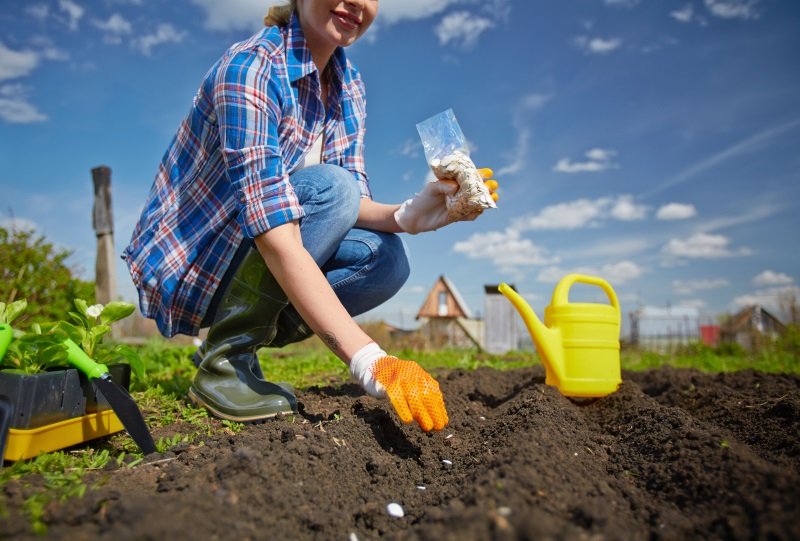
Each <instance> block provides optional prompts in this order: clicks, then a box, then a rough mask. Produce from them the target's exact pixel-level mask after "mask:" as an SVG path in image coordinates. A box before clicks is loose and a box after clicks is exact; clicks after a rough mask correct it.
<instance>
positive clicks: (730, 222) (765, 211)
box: [698, 202, 788, 233]
mask: <svg viewBox="0 0 800 541" xmlns="http://www.w3.org/2000/svg"><path fill="white" fill-rule="evenodd" d="M787 207H788V205H787V204H786V202H782V203H779V204H776V205H773V204H760V205H757V206H755V207H753V208H751V209H747V210H746V211H745V212H744V213H742V214H738V215H727V216H722V217H720V218H713V219H710V220H707V221H705V222H703V223H702V224H700V225H699V226H698V230H699V231H703V232H706V233H707V232H711V231H717V230H719V229H727V228H729V227H734V226H738V225H742V224H748V223H752V222H758V221H761V220H763V219H764V218H771V217H772V216H775V215H777V214H779V213H780V212H783V211H784V210H786V208H787Z"/></svg>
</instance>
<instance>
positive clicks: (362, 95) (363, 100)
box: [342, 70, 372, 199]
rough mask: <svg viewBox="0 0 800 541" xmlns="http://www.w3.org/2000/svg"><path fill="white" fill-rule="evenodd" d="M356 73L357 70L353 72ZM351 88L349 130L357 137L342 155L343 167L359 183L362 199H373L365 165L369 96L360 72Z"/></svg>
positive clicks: (346, 114)
mask: <svg viewBox="0 0 800 541" xmlns="http://www.w3.org/2000/svg"><path fill="white" fill-rule="evenodd" d="M353 71H354V72H355V70H353ZM351 84H352V86H351V94H352V97H351V99H350V107H347V108H346V109H345V111H346V113H345V119H344V121H345V124H346V126H347V130H348V131H350V130H354V131H355V133H356V136H355V137H354V138H353V141H352V142H351V143H350V145H349V146H348V147H347V149H346V150H345V151H344V153H343V155H342V167H344V168H345V169H347V170H348V171H350V172H351V173H352V174H353V176H354V177H356V180H357V181H358V189H359V190H360V192H361V197H367V198H369V199H372V191H371V190H370V188H369V177H368V176H367V171H366V166H365V164H364V136H365V134H366V132H367V127H366V120H367V96H366V90H365V88H364V82H363V81H362V80H361V76H360V75H359V74H358V72H355V73H354V77H353V81H352V83H351Z"/></svg>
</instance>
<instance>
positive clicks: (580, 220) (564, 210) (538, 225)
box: [512, 198, 611, 231]
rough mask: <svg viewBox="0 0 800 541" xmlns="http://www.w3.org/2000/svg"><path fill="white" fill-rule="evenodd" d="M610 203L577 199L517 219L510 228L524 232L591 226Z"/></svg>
mask: <svg viewBox="0 0 800 541" xmlns="http://www.w3.org/2000/svg"><path fill="white" fill-rule="evenodd" d="M610 203H611V200H610V199H609V198H601V199H596V200H594V201H593V200H591V199H585V198H584V199H577V200H575V201H570V202H568V203H558V204H555V205H551V206H549V207H545V208H543V209H542V210H541V211H540V212H539V213H538V214H535V215H530V216H525V217H522V218H517V219H515V220H514V221H513V222H512V227H513V228H515V229H519V230H521V231H525V230H528V229H532V230H547V229H579V228H581V227H586V226H587V225H592V224H593V223H594V221H595V220H598V219H599V218H601V217H602V216H603V213H604V209H605V208H607V207H608V205H609V204H610Z"/></svg>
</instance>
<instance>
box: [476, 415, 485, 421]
mask: <svg viewBox="0 0 800 541" xmlns="http://www.w3.org/2000/svg"><path fill="white" fill-rule="evenodd" d="M478 419H480V420H481V421H485V420H486V417H484V416H483V415H481V416H480V417H478Z"/></svg>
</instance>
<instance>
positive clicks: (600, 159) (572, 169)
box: [553, 148, 617, 173]
mask: <svg viewBox="0 0 800 541" xmlns="http://www.w3.org/2000/svg"><path fill="white" fill-rule="evenodd" d="M616 154H617V153H616V152H615V151H613V150H605V149H602V148H593V149H591V150H589V151H588V152H586V154H585V156H586V158H587V160H586V161H583V162H577V161H576V162H573V161H571V160H570V159H569V158H561V159H560V160H558V163H557V164H555V165H554V166H553V171H556V172H557V173H597V172H599V171H605V170H606V169H612V168H616V167H617V165H616V164H615V163H613V162H612V161H611V160H612V158H613V157H614V156H616Z"/></svg>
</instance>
